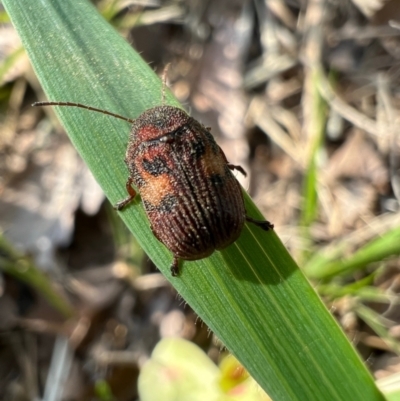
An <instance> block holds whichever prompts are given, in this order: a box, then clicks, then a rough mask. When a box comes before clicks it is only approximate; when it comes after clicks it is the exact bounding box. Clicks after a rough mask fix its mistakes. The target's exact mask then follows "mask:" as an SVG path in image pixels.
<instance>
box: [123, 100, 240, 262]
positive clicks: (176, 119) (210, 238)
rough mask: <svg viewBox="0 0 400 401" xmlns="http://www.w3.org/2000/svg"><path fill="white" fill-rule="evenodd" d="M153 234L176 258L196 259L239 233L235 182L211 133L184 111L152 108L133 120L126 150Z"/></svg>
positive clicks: (132, 175) (206, 254) (230, 241)
mask: <svg viewBox="0 0 400 401" xmlns="http://www.w3.org/2000/svg"><path fill="white" fill-rule="evenodd" d="M125 162H126V164H127V166H128V169H129V172H130V176H131V177H132V181H133V184H134V185H135V186H136V187H137V188H138V189H139V192H140V195H141V197H142V200H143V205H144V207H145V209H146V212H147V215H148V216H149V220H150V223H151V228H152V230H153V233H154V235H155V236H156V237H157V238H158V239H159V240H160V241H161V242H162V243H163V244H164V245H165V246H166V247H167V248H168V249H169V250H171V252H172V253H173V254H174V255H175V256H176V257H178V258H180V259H186V260H196V259H202V258H205V257H207V256H209V255H211V254H212V253H213V252H214V251H215V250H216V249H223V248H225V247H227V246H228V245H230V244H231V243H232V242H234V241H235V240H236V239H237V238H238V237H239V235H240V232H241V230H242V227H243V224H244V221H245V210H244V203H243V196H242V192H241V188H240V185H239V183H238V181H237V180H236V178H235V177H234V176H233V174H232V172H231V171H230V169H229V167H228V163H227V161H226V158H225V155H224V154H223V153H222V150H221V149H220V148H219V146H218V145H217V144H216V142H215V140H214V138H213V137H212V135H211V134H210V133H209V132H208V131H207V129H206V128H204V127H203V126H202V125H200V124H199V123H198V122H197V121H196V120H194V119H193V118H191V117H189V116H188V115H187V114H186V113H185V112H184V111H182V110H180V109H178V108H176V107H171V106H160V107H155V108H153V109H151V110H148V111H146V112H145V113H143V114H142V115H141V116H140V117H139V118H138V119H137V120H136V121H135V123H134V124H133V127H132V132H131V138H130V142H129V145H128V149H127V152H126V158H125Z"/></svg>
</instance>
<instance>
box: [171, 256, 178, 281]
mask: <svg viewBox="0 0 400 401" xmlns="http://www.w3.org/2000/svg"><path fill="white" fill-rule="evenodd" d="M171 274H172V277H177V276H179V258H178V257H177V256H175V255H174V260H173V261H172V264H171Z"/></svg>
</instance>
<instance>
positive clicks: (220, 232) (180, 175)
mask: <svg viewBox="0 0 400 401" xmlns="http://www.w3.org/2000/svg"><path fill="white" fill-rule="evenodd" d="M165 74H166V69H165V70H164V79H163V82H164V84H165ZM163 99H164V90H163ZM34 106H70V107H80V108H83V109H87V110H91V111H96V112H99V113H103V114H107V115H110V116H113V117H116V118H119V119H122V120H125V121H128V122H130V123H132V131H131V135H130V139H129V144H128V148H127V151H126V157H125V163H126V164H127V166H128V169H129V178H128V181H127V182H126V189H127V191H128V193H129V196H128V197H127V198H126V199H123V200H122V201H120V202H118V203H117V204H116V205H115V208H116V209H117V210H121V209H123V208H124V207H125V206H126V205H127V204H128V203H129V202H131V201H132V200H133V199H134V198H135V196H136V191H135V190H134V189H133V188H132V186H131V185H132V184H134V185H135V186H136V187H137V188H138V189H139V191H140V195H141V197H142V200H143V205H144V208H145V210H146V213H147V215H148V217H149V220H150V224H151V229H152V231H153V233H154V235H155V236H156V237H157V238H158V239H159V241H161V242H162V243H163V244H164V245H165V246H166V247H167V248H168V249H169V250H170V251H171V252H172V253H173V255H174V260H173V263H172V265H171V273H172V275H173V276H177V275H178V273H179V260H180V259H184V260H198V259H203V258H205V257H207V256H209V255H211V254H212V253H213V252H214V251H215V250H219V249H224V248H225V247H227V246H228V245H230V244H232V243H233V242H235V241H236V240H237V239H238V237H239V235H240V232H241V231H242V228H243V225H244V223H245V221H246V220H247V221H249V222H252V223H254V224H256V225H258V226H260V227H261V228H263V229H264V230H269V229H270V228H273V225H272V224H271V223H269V222H268V221H258V220H254V219H252V218H251V217H249V216H247V215H246V211H245V207H244V200H243V195H242V189H241V187H240V185H239V182H238V181H237V180H236V178H235V177H234V175H233V174H232V172H231V170H234V169H236V170H238V171H240V172H241V173H243V174H245V172H244V170H243V169H242V168H241V167H240V166H234V165H232V164H229V163H228V161H227V160H226V157H225V155H224V153H223V152H222V150H221V148H220V147H219V146H218V145H217V143H216V142H215V140H214V137H213V136H212V135H211V134H210V132H209V131H208V129H207V128H205V127H204V126H203V125H201V124H200V123H199V122H197V121H196V120H195V119H193V118H192V117H190V116H188V115H187V114H186V113H185V112H184V111H183V110H181V109H179V108H177V107H172V106H158V107H154V108H152V109H149V110H147V111H145V112H144V113H143V114H141V115H140V116H139V117H138V118H137V119H136V120H133V119H130V118H127V117H123V116H121V115H119V114H115V113H112V112H110V111H106V110H101V109H97V108H95V107H92V106H86V105H84V104H81V103H71V102H38V103H35V104H34Z"/></svg>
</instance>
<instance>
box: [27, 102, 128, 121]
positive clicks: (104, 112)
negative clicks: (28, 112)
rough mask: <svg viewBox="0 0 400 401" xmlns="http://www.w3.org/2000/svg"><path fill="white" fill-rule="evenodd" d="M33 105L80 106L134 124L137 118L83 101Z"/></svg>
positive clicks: (35, 104) (35, 105)
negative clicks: (88, 104)
mask: <svg viewBox="0 0 400 401" xmlns="http://www.w3.org/2000/svg"><path fill="white" fill-rule="evenodd" d="M32 106H33V107H38V106H69V107H79V108H81V109H86V110H90V111H96V112H98V113H102V114H107V115H108V116H111V117H115V118H119V119H120V120H124V121H128V123H131V124H133V123H134V122H135V120H133V119H132V118H128V117H124V116H121V115H119V114H115V113H111V111H107V110H102V109H97V108H96V107H92V106H86V105H85V104H81V103H73V102H36V103H33V104H32Z"/></svg>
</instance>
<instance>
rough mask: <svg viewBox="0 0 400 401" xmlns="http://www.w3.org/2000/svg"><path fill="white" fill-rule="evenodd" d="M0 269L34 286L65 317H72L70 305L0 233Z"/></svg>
mask: <svg viewBox="0 0 400 401" xmlns="http://www.w3.org/2000/svg"><path fill="white" fill-rule="evenodd" d="M0 271H3V272H5V273H7V274H9V275H11V276H13V277H15V278H16V279H18V280H20V281H22V282H24V283H26V284H28V285H30V286H31V287H33V288H35V289H36V290H37V291H38V292H39V293H40V294H42V296H43V297H44V298H45V299H46V300H47V301H48V302H49V304H50V305H52V306H53V307H54V308H56V309H57V310H58V311H59V312H61V313H62V314H63V315H64V316H65V317H72V316H73V315H74V310H73V308H72V306H71V305H69V303H68V302H67V301H66V300H65V299H64V298H63V297H62V296H60V295H59V294H58V293H57V291H56V290H55V289H54V288H53V286H52V284H51V282H50V280H49V279H48V277H46V276H45V274H43V273H42V272H41V271H40V270H39V269H38V268H37V267H36V266H35V265H34V264H33V262H32V261H31V260H30V259H29V258H28V257H26V256H24V255H21V254H20V253H19V252H18V251H16V250H15V249H14V248H13V247H12V246H11V245H10V244H9V243H8V241H6V239H5V238H4V236H3V235H0Z"/></svg>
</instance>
